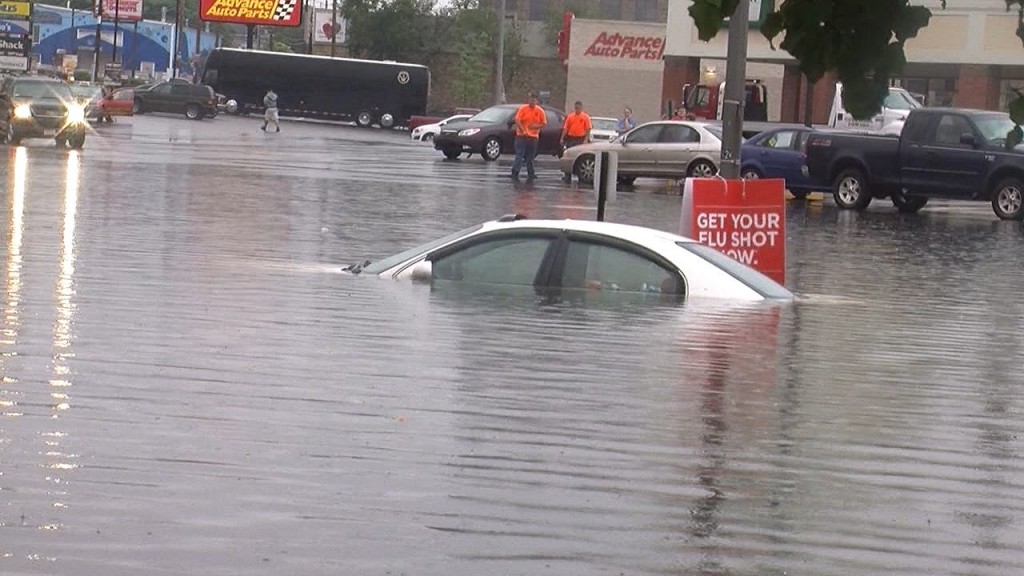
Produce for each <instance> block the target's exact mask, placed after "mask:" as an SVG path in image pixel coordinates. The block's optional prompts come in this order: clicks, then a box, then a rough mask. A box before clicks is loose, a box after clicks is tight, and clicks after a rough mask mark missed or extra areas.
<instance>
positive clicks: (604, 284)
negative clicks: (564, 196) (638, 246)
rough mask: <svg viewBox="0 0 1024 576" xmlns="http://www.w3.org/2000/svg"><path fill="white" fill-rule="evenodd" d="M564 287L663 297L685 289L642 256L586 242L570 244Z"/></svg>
mask: <svg viewBox="0 0 1024 576" xmlns="http://www.w3.org/2000/svg"><path fill="white" fill-rule="evenodd" d="M562 287H563V288H578V289H585V290H619V291H624V292H659V293H662V294H682V293H683V289H684V286H683V283H682V281H681V278H680V277H679V275H678V274H676V273H675V272H673V271H670V270H668V269H667V268H665V267H664V266H662V265H661V264H659V263H658V262H655V261H654V260H652V259H651V258H649V257H647V256H645V255H643V254H639V253H637V252H633V251H630V250H626V249H625V248H622V247H618V246H611V245H608V244H603V243H600V242H596V241H592V240H583V239H572V240H570V241H569V249H568V252H567V254H566V259H565V269H564V270H563V271H562Z"/></svg>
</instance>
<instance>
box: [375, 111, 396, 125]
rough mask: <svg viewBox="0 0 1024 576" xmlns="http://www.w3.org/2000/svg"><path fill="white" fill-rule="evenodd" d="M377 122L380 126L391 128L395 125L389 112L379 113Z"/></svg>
mask: <svg viewBox="0 0 1024 576" xmlns="http://www.w3.org/2000/svg"><path fill="white" fill-rule="evenodd" d="M378 123H379V124H380V127H381V128H393V127H394V126H395V117H394V116H392V115H391V114H381V115H380V120H378Z"/></svg>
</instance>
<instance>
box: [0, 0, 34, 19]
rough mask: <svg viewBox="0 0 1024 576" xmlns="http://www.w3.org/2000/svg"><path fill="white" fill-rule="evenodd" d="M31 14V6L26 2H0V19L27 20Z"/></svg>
mask: <svg viewBox="0 0 1024 576" xmlns="http://www.w3.org/2000/svg"><path fill="white" fill-rule="evenodd" d="M31 14H32V5H31V4H30V3H28V2H16V1H14V0H0V18H4V19H8V18H12V19H15V20H18V19H26V20H27V19H28V17H29V16H30V15H31Z"/></svg>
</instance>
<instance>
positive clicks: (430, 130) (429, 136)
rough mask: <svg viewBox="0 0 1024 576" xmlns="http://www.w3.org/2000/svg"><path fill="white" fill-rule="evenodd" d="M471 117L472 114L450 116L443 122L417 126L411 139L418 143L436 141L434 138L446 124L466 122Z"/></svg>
mask: <svg viewBox="0 0 1024 576" xmlns="http://www.w3.org/2000/svg"><path fill="white" fill-rule="evenodd" d="M470 116H472V114H456V115H454V116H449V117H447V118H445V119H444V120H441V121H440V122H435V123H433V124H424V125H422V126H417V127H416V128H414V129H413V131H412V132H411V133H410V137H411V138H412V139H413V140H416V141H417V142H430V141H431V140H433V139H434V136H437V135H438V133H440V132H441V128H443V127H444V126H445V125H446V124H448V123H450V122H457V121H459V120H465V119H467V118H469V117H470Z"/></svg>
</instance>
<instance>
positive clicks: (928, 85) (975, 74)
mask: <svg viewBox="0 0 1024 576" xmlns="http://www.w3.org/2000/svg"><path fill="white" fill-rule="evenodd" d="M751 3H752V10H751V13H752V17H751V20H752V28H751V31H750V35H749V39H748V44H749V46H748V52H747V54H748V60H747V62H748V63H747V77H748V78H758V77H760V78H761V79H763V80H765V83H766V85H767V87H768V90H769V104H770V106H769V119H772V120H782V121H787V122H796V121H801V120H803V118H804V114H805V110H804V102H805V96H806V92H807V90H810V91H811V92H812V97H811V102H812V110H811V116H812V118H813V120H814V121H816V122H825V121H826V120H827V117H828V112H829V107H830V106H831V101H832V97H833V93H834V90H835V82H834V81H835V78H834V76H833V77H827V78H826V79H824V80H823V81H819V82H818V83H816V84H815V85H814V86H808V83H807V82H806V81H805V79H804V78H803V77H802V75H801V74H800V72H799V69H798V67H797V65H796V61H795V60H794V59H793V58H792V57H790V55H789V54H787V53H786V52H784V51H782V50H774V49H772V47H771V46H770V45H769V44H768V41H767V40H766V39H765V38H764V37H763V36H762V35H761V34H760V32H759V28H758V18H757V17H756V16H757V15H758V14H763V13H765V12H767V11H771V10H772V9H774V7H775V3H776V0H751ZM921 4H923V5H925V6H927V7H929V8H931V10H932V13H933V15H932V19H931V22H930V23H929V25H928V26H927V27H926V28H924V29H922V30H921V32H920V33H919V34H918V36H917V37H916V38H913V39H911V40H909V41H908V42H907V45H906V56H907V65H906V67H905V68H904V73H903V75H902V76H901V77H900V78H896V79H895V80H896V83H897V84H899V85H902V86H903V87H905V88H906V89H907V90H909V91H910V92H914V93H918V94H921V95H922V96H924V98H925V103H926V104H927V105H937V106H942V105H952V106H958V107H964V108H983V109H990V110H1000V109H1003V110H1005V108H1006V103H1007V102H1008V100H1009V98H1010V95H1011V94H1012V90H1013V88H1018V87H1024V65H1022V64H1024V45H1022V44H1021V39H1020V38H1018V37H1017V35H1016V31H1017V18H1018V17H1017V13H1016V12H1008V11H1007V10H1006V2H1005V1H1004V0H971V2H950V3H949V5H948V6H949V7H948V8H946V9H945V10H943V9H942V7H941V4H940V2H939V1H938V0H927V1H924V2H921ZM689 5H690V2H689V1H679V2H674V3H671V4H670V5H669V7H668V19H667V34H666V38H665V44H666V46H665V67H666V71H665V77H666V86H665V94H664V96H665V97H670V96H671V95H672V92H670V90H669V87H670V86H672V87H673V88H674V86H677V85H678V86H681V85H683V84H686V83H701V82H708V81H709V80H712V81H721V80H722V79H724V78H725V72H726V70H725V58H726V53H727V46H728V42H729V34H728V30H726V29H724V28H723V30H722V31H721V32H720V33H719V34H718V35H717V36H715V38H713V39H712V40H711V41H709V42H702V41H701V40H700V39H699V38H698V37H697V29H696V26H694V24H693V20H692V19H691V17H690V15H689V13H688V11H687V9H688V8H689ZM677 98H678V97H677ZM773 109H774V110H775V114H774V117H773V114H772V110H773Z"/></svg>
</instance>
